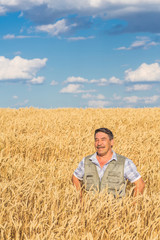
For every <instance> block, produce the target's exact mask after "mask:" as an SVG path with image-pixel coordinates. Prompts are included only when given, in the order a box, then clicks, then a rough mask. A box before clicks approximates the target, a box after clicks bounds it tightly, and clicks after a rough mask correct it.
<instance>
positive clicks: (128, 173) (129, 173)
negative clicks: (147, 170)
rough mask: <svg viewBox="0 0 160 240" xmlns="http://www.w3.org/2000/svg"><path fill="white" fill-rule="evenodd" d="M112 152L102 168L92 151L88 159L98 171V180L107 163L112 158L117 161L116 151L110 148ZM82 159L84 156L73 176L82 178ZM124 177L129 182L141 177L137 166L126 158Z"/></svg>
mask: <svg viewBox="0 0 160 240" xmlns="http://www.w3.org/2000/svg"><path fill="white" fill-rule="evenodd" d="M112 152H113V155H112V158H111V159H110V160H109V161H108V162H107V163H106V164H105V165H104V166H103V167H102V168H101V166H100V165H99V162H98V160H97V153H94V154H93V155H92V156H91V157H90V160H91V161H92V162H93V163H94V164H95V165H96V167H97V172H98V175H99V178H100V180H101V179H102V177H103V174H104V172H105V170H106V168H107V167H108V164H109V163H110V162H111V161H112V160H116V161H117V155H116V153H115V152H114V151H113V150H112ZM84 160H85V157H84V158H83V159H82V161H81V162H80V163H79V165H78V167H77V169H76V170H75V171H74V176H75V177H77V178H78V179H79V180H83V176H84ZM124 178H125V179H128V180H129V181H130V182H131V183H133V182H135V181H137V180H138V179H139V178H141V175H140V174H139V172H138V171H137V168H136V166H135V164H134V163H133V162H132V160H130V159H128V158H126V160H125V165H124Z"/></svg>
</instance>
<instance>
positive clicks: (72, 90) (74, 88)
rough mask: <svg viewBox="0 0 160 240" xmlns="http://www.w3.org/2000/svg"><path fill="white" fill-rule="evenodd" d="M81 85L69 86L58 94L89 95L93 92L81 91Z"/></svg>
mask: <svg viewBox="0 0 160 240" xmlns="http://www.w3.org/2000/svg"><path fill="white" fill-rule="evenodd" d="M83 87H84V86H83V85H82V84H69V85H68V86H67V87H64V88H62V89H61V90H60V93H89V92H95V90H94V89H91V90H83Z"/></svg>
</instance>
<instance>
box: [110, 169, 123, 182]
mask: <svg viewBox="0 0 160 240" xmlns="http://www.w3.org/2000/svg"><path fill="white" fill-rule="evenodd" d="M120 182H121V173H120V172H109V173H108V183H114V184H119V183H120Z"/></svg>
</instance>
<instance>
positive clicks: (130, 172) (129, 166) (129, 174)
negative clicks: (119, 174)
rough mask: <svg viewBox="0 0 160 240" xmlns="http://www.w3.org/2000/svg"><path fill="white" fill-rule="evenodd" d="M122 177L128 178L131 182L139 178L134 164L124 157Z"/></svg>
mask: <svg viewBox="0 0 160 240" xmlns="http://www.w3.org/2000/svg"><path fill="white" fill-rule="evenodd" d="M124 177H125V179H128V180H129V181H130V182H131V183H133V182H135V181H137V180H138V179H139V178H141V175H140V174H139V172H138V171H137V168H136V165H135V164H134V163H133V162H132V160H130V159H128V158H127V159H126V161H125V165H124Z"/></svg>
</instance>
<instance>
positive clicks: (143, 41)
mask: <svg viewBox="0 0 160 240" xmlns="http://www.w3.org/2000/svg"><path fill="white" fill-rule="evenodd" d="M137 39H138V40H136V41H134V42H133V43H132V44H131V45H130V46H129V47H125V46H123V47H119V48H117V49H116V50H133V49H136V48H143V49H148V48H149V47H150V46H157V45H159V43H158V42H154V41H152V40H151V39H150V38H149V37H145V36H144V37H137Z"/></svg>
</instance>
